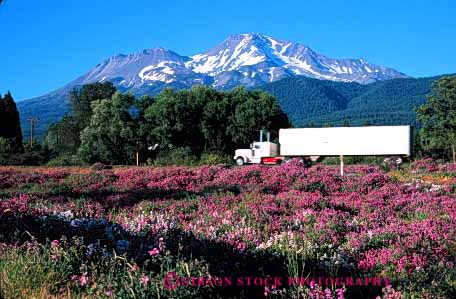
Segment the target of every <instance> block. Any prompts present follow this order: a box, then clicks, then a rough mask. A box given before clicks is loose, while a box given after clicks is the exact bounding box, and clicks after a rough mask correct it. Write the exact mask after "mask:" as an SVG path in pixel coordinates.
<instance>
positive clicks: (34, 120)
mask: <svg viewBox="0 0 456 299" xmlns="http://www.w3.org/2000/svg"><path fill="white" fill-rule="evenodd" d="M27 120H28V121H29V122H30V141H29V142H30V148H32V147H33V130H35V127H36V124H37V122H38V121H39V120H40V119H39V118H38V117H29V118H27Z"/></svg>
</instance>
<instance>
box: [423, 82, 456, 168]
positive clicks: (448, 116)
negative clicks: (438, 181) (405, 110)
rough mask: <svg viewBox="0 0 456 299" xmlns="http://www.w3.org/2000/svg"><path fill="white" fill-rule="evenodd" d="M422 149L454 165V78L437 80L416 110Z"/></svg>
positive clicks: (455, 89) (455, 134)
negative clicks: (448, 160) (431, 90)
mask: <svg viewBox="0 0 456 299" xmlns="http://www.w3.org/2000/svg"><path fill="white" fill-rule="evenodd" d="M416 112H417V118H418V120H419V121H420V122H421V125H422V128H421V130H420V136H421V140H422V145H423V148H424V149H425V150H426V151H431V152H432V153H433V155H438V156H441V157H444V158H448V157H450V156H451V157H452V160H453V163H456V76H448V77H443V78H441V79H439V80H438V81H436V82H434V84H433V92H432V94H431V95H429V96H428V98H427V102H426V103H424V104H423V105H421V106H420V107H419V108H418V109H417V110H416Z"/></svg>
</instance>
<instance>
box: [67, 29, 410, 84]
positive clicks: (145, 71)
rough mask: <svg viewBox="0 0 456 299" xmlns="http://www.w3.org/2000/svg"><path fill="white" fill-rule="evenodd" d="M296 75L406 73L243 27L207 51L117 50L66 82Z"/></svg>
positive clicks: (371, 77)
mask: <svg viewBox="0 0 456 299" xmlns="http://www.w3.org/2000/svg"><path fill="white" fill-rule="evenodd" d="M296 75H304V76H307V77H312V78H317V79H325V80H333V81H344V82H359V83H370V82H374V81H378V80H386V79H391V78H400V77H407V76H406V75H405V74H403V73H400V72H398V71H396V70H394V69H391V68H387V67H383V66H378V65H374V64H371V63H368V62H367V61H366V60H364V59H335V58H328V57H326V56H324V55H321V54H318V53H316V52H315V51H313V50H312V49H311V48H309V47H307V46H305V45H303V44H299V43H294V42H290V41H283V40H278V39H275V38H273V37H270V36H267V35H263V34H258V33H247V34H237V35H231V36H229V37H228V38H227V39H226V40H224V41H223V42H222V43H220V44H219V45H217V46H215V47H214V48H212V49H210V50H209V51H207V52H203V53H200V54H196V55H193V56H190V57H188V56H181V55H179V54H177V53H175V52H173V51H170V50H166V49H163V48H155V49H148V50H144V51H142V52H139V53H134V54H130V55H123V54H120V55H117V56H114V57H112V58H109V59H107V60H105V61H104V62H102V63H101V64H99V65H97V66H96V67H95V68H94V69H93V70H91V71H90V72H88V73H87V74H85V75H84V76H82V77H80V78H78V79H77V80H75V81H76V82H72V84H71V83H70V85H78V84H85V83H91V82H96V81H105V80H109V81H112V82H114V83H115V85H116V86H117V87H118V88H120V89H121V90H131V91H132V92H134V93H135V92H140V91H145V90H147V89H148V88H149V89H150V88H155V87H157V86H166V85H172V86H173V85H174V86H179V87H190V86H192V85H195V84H205V85H212V86H214V87H216V88H218V89H226V88H231V87H233V86H237V85H245V86H248V87H252V86H258V85H261V84H265V83H269V82H272V81H276V80H279V79H282V78H284V77H289V76H296Z"/></svg>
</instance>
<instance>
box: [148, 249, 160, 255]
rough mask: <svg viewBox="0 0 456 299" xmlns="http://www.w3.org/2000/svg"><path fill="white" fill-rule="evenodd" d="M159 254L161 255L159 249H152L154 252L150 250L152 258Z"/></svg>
mask: <svg viewBox="0 0 456 299" xmlns="http://www.w3.org/2000/svg"><path fill="white" fill-rule="evenodd" d="M159 253H160V250H158V249H157V248H154V249H152V250H149V254H150V255H151V256H156V255H158V254H159Z"/></svg>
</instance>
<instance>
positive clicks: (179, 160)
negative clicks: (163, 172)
mask: <svg viewBox="0 0 456 299" xmlns="http://www.w3.org/2000/svg"><path fill="white" fill-rule="evenodd" d="M197 161H198V159H197V158H196V157H195V156H194V155H193V154H192V152H191V150H190V148H188V147H185V148H183V147H178V148H174V149H170V150H165V151H161V152H159V153H158V155H157V158H155V161H154V162H153V164H154V165H156V166H172V165H187V166H192V165H195V164H197Z"/></svg>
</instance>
